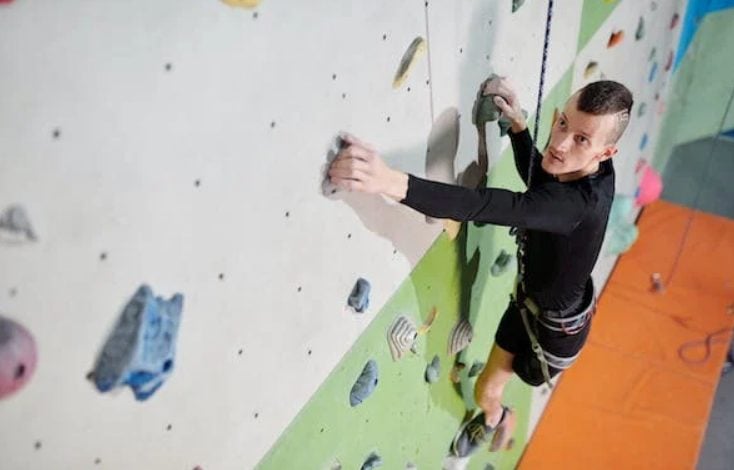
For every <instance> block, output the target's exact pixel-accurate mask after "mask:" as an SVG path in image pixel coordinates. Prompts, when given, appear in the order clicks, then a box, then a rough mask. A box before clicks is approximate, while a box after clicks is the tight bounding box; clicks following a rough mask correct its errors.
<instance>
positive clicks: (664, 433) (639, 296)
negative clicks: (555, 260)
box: [519, 201, 734, 470]
mask: <svg viewBox="0 0 734 470" xmlns="http://www.w3.org/2000/svg"><path fill="white" fill-rule="evenodd" d="M639 229H640V237H639V239H638V240H637V242H636V243H635V245H634V246H633V247H632V249H631V250H630V251H629V252H628V253H626V254H625V255H623V256H622V257H621V258H620V260H619V262H618V264H617V266H616V267H615V269H614V272H613V273H612V276H611V278H610V280H609V283H608V284H607V286H606V288H605V289H604V292H603V293H602V296H601V298H600V301H599V309H598V311H597V315H596V317H595V319H594V323H593V326H592V329H591V334H590V336H589V341H588V344H587V346H586V347H585V348H584V351H583V352H582V354H581V356H580V357H579V359H578V361H577V363H576V364H575V365H574V366H573V367H572V368H571V369H569V370H568V371H566V372H565V373H564V375H563V376H562V377H561V379H560V381H559V383H558V386H557V387H556V390H555V392H554V393H553V396H552V397H551V399H550V402H549V404H548V406H547V408H546V409H545V412H544V414H543V416H542V418H541V420H540V422H539V424H538V427H537V428H536V430H535V433H534V435H533V437H532V439H531V441H530V443H529V445H528V447H527V449H526V451H525V454H524V455H523V458H522V460H521V462H520V465H519V468H521V469H526V470H527V469H531V470H533V469H575V468H578V469H597V468H624V469H631V468H644V469H651V468H661V469H662V468H664V469H670V468H695V466H696V462H697V460H698V453H699V450H700V447H701V443H702V440H703V437H704V434H705V431H706V423H707V421H708V416H709V413H710V411H711V406H712V402H713V398H714V395H715V393H716V386H717V384H718V381H719V377H720V371H721V367H722V364H723V362H724V360H725V356H726V352H727V350H728V344H729V341H730V339H731V328H732V327H734V315H732V312H731V306H732V302H734V221H732V220H730V219H726V218H723V217H718V216H714V215H709V214H704V213H701V212H694V211H692V210H691V209H689V208H687V207H683V206H679V205H676V204H671V203H668V202H665V201H658V202H656V203H654V204H652V205H650V206H648V207H647V208H646V209H645V210H644V212H643V214H642V216H641V217H640V220H639ZM653 272H658V273H660V274H661V276H662V279H663V280H664V281H665V290H664V291H663V292H662V293H655V292H652V291H651V288H650V287H651V282H650V275H651V273H653ZM722 329H728V331H726V332H724V333H722V334H719V335H717V336H716V338H717V340H718V342H715V343H714V344H713V345H712V346H711V348H710V352H709V354H708V357H707V348H706V346H705V344H704V340H705V338H706V336H707V335H708V334H709V333H713V332H715V331H719V330H722ZM689 342H694V343H692V345H691V346H690V347H688V348H687V349H685V351H683V353H684V355H685V357H686V358H687V361H686V360H683V359H682V358H681V357H680V354H679V349H680V347H681V345H683V344H686V343H689ZM704 358H706V360H702V359H704Z"/></svg>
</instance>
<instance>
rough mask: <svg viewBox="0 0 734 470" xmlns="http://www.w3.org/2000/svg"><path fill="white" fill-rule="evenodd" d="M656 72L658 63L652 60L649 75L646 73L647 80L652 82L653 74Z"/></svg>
mask: <svg viewBox="0 0 734 470" xmlns="http://www.w3.org/2000/svg"><path fill="white" fill-rule="evenodd" d="M657 72H658V63H657V62H653V63H652V67H651V68H650V75H648V77H647V81H648V82H652V81H653V80H655V75H656V74H657Z"/></svg>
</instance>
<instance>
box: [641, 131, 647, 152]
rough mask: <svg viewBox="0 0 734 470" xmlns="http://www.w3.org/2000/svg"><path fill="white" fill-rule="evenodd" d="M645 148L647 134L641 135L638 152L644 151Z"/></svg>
mask: <svg viewBox="0 0 734 470" xmlns="http://www.w3.org/2000/svg"><path fill="white" fill-rule="evenodd" d="M645 147H647V133H644V134H642V138H641V139H640V150H645Z"/></svg>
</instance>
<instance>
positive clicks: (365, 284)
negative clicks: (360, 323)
mask: <svg viewBox="0 0 734 470" xmlns="http://www.w3.org/2000/svg"><path fill="white" fill-rule="evenodd" d="M370 289H371V288H370V283H369V281H367V280H366V279H362V278H361V277H360V278H359V279H357V282H356V283H355V284H354V287H353V288H352V293H351V294H349V299H348V300H347V304H348V305H349V306H350V307H351V308H353V309H354V311H355V312H358V313H362V312H364V311H365V310H367V308H368V307H369V306H370Z"/></svg>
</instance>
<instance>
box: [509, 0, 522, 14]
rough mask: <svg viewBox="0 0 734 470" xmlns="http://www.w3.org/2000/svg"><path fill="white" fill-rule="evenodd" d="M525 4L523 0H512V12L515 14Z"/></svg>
mask: <svg viewBox="0 0 734 470" xmlns="http://www.w3.org/2000/svg"><path fill="white" fill-rule="evenodd" d="M523 3H525V0H512V12H513V13H515V12H516V11H517V10H519V9H520V7H521V6H522V5H523Z"/></svg>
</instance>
